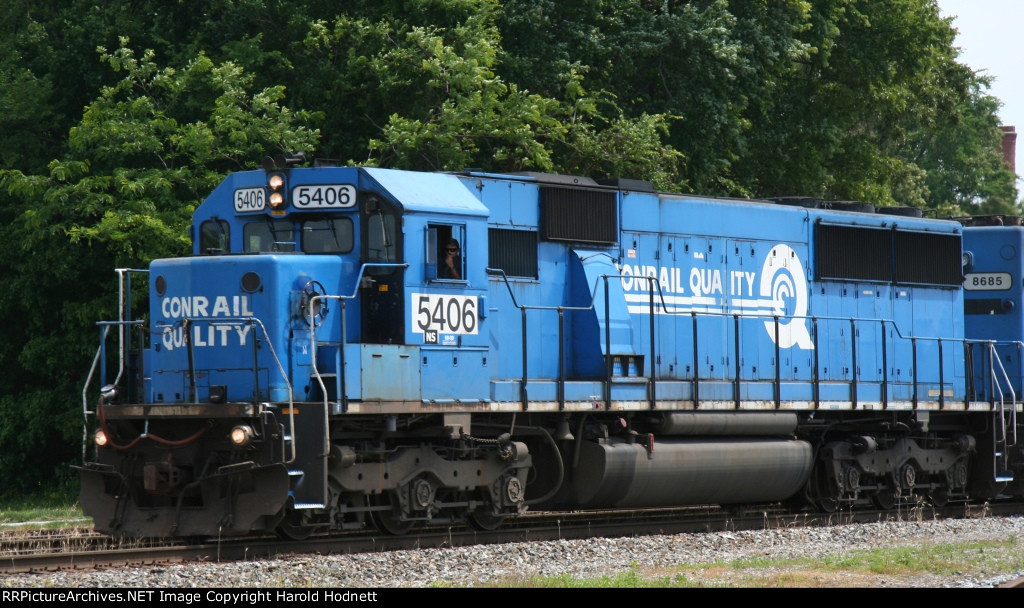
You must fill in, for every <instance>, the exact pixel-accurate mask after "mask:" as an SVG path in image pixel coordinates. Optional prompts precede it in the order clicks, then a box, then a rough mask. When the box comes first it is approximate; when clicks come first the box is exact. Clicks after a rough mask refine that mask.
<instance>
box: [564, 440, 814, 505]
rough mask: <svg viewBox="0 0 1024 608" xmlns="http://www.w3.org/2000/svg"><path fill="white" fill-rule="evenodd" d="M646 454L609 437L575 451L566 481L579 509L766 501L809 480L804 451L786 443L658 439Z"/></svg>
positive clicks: (807, 449) (808, 451) (802, 445)
mask: <svg viewBox="0 0 1024 608" xmlns="http://www.w3.org/2000/svg"><path fill="white" fill-rule="evenodd" d="M652 446H653V449H649V448H648V447H647V446H645V445H642V444H641V443H636V442H631V441H629V440H627V439H620V438H614V437H613V438H609V439H606V440H604V441H603V442H600V443H597V442H585V443H584V444H583V445H582V446H580V449H581V453H580V458H579V465H578V467H577V468H576V470H575V472H574V476H573V480H574V481H573V486H572V488H573V492H572V494H573V495H574V496H575V500H576V501H577V502H578V504H579V505H580V506H582V507H593V508H597V507H602V508H612V507H615V508H633V507H664V506H672V505H687V504H730V503H746V502H773V501H777V500H783V499H785V498H788V497H790V496H792V495H794V494H796V493H797V492H798V491H799V490H800V489H801V488H802V487H803V485H804V483H805V482H806V481H807V478H808V476H809V475H810V473H811V466H812V457H813V450H812V447H811V444H809V443H807V442H806V441H800V440H796V439H789V438H763V437H762V438H732V437H730V438H726V437H716V438H704V437H702V438H680V437H668V438H662V439H660V440H658V441H656V442H653V443H652Z"/></svg>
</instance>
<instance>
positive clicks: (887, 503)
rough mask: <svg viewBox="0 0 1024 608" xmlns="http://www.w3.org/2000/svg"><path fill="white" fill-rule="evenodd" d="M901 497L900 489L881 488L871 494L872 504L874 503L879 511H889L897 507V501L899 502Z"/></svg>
mask: <svg viewBox="0 0 1024 608" xmlns="http://www.w3.org/2000/svg"><path fill="white" fill-rule="evenodd" d="M899 497H900V491H899V488H896V487H886V488H880V489H878V490H876V491H875V492H874V493H872V494H871V502H873V503H874V504H875V506H876V507H878V508H879V509H882V510H884V511H888V510H889V509H892V508H893V507H895V506H896V503H897V501H899Z"/></svg>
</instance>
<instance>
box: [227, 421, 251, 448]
mask: <svg viewBox="0 0 1024 608" xmlns="http://www.w3.org/2000/svg"><path fill="white" fill-rule="evenodd" d="M255 436H256V434H255V433H253V431H252V428H251V427H248V426H246V425H244V424H240V425H238V426H236V427H235V428H233V429H231V443H233V444H235V446H236V447H240V448H244V447H245V446H247V445H249V444H250V443H252V440H253V438H254V437H255Z"/></svg>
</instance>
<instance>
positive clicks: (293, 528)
mask: <svg viewBox="0 0 1024 608" xmlns="http://www.w3.org/2000/svg"><path fill="white" fill-rule="evenodd" d="M274 533H275V534H277V537H278V538H280V539H282V540H306V539H307V538H309V537H310V535H311V534H313V528H312V527H310V526H303V525H302V516H301V515H299V514H298V513H296V512H295V511H289V512H288V513H287V514H286V515H285V516H284V519H282V520H281V523H279V524H277V527H276V528H274Z"/></svg>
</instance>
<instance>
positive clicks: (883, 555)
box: [483, 538, 1024, 589]
mask: <svg viewBox="0 0 1024 608" xmlns="http://www.w3.org/2000/svg"><path fill="white" fill-rule="evenodd" d="M1020 571H1024V546H1022V545H1021V543H1020V542H1018V541H1017V540H1016V539H1013V538H1011V539H1006V540H992V541H971V542H965V543H935V544H922V545H915V546H909V545H908V546H895V547H882V548H878V549H870V550H856V551H851V552H849V553H845V554H843V555H836V556H827V557H804V558H795V559H766V558H755V559H743V560H735V561H730V562H715V563H709V564H699V565H698V564H689V565H688V564H682V565H679V566H676V567H675V568H670V569H663V570H661V571H640V570H637V569H635V568H634V569H631V570H630V571H628V572H624V573H619V574H615V575H612V576H601V577H597V578H576V577H573V576H570V575H567V574H563V575H559V576H534V577H528V578H523V579H509V580H499V581H492V582H490V583H487V584H485V585H483V586H485V587H515V588H559V589H573V588H588V589H589V588H600V589H607V588H623V589H655V588H698V587H699V588H704V587H743V588H751V587H753V588H810V587H910V586H921V585H922V582H924V583H925V584H926V585H927V582H928V581H932V582H933V583H934V584H933V585H931V586H941V584H942V583H943V581H945V580H948V579H949V578H950V577H954V576H955V577H957V578H963V577H964V576H974V577H976V578H979V579H983V578H986V577H990V576H994V575H996V574H1002V573H1009V572H1020Z"/></svg>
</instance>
